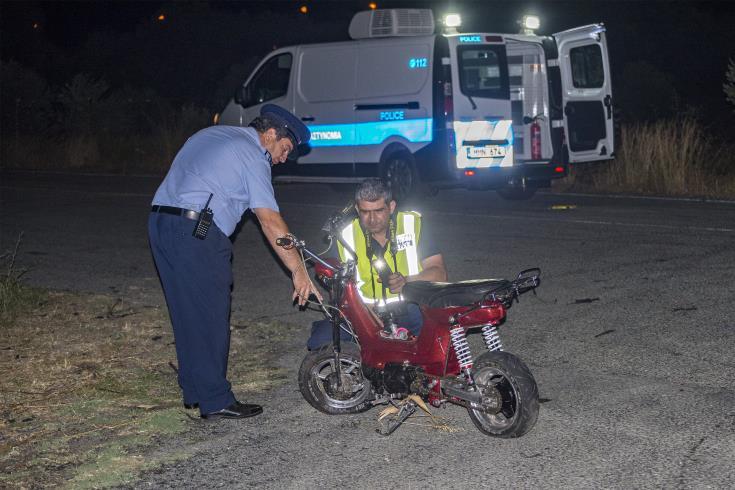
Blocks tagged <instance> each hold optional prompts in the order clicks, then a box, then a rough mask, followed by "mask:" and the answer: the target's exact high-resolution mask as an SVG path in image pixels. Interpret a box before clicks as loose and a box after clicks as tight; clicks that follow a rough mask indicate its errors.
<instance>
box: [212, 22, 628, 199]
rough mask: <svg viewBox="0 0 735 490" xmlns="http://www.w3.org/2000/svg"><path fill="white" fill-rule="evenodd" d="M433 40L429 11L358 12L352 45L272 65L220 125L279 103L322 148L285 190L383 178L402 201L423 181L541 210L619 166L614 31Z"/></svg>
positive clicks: (280, 54)
mask: <svg viewBox="0 0 735 490" xmlns="http://www.w3.org/2000/svg"><path fill="white" fill-rule="evenodd" d="M434 31H435V22H434V17H433V14H432V12H431V10H425V9H388V10H370V11H366V12H360V13H358V14H356V15H355V17H354V18H353V19H352V22H351V24H350V29H349V32H350V37H351V38H352V39H353V40H352V41H346V42H335V43H325V44H304V45H298V46H290V47H286V48H282V49H278V50H276V51H273V52H272V53H270V54H269V55H268V56H266V57H265V59H264V60H263V61H261V62H260V63H259V65H258V66H257V67H256V68H255V70H254V71H253V73H252V74H251V75H250V76H249V77H248V79H247V80H246V81H245V83H244V84H243V86H242V87H241V88H240V89H238V91H237V93H236V95H235V97H234V99H233V100H232V101H231V102H230V103H229V104H228V105H227V107H226V108H225V109H224V111H223V112H222V114H221V116H220V118H219V124H228V125H247V124H248V123H249V122H250V121H251V120H252V119H253V118H254V117H255V116H256V115H257V114H258V112H259V110H260V106H261V105H262V104H264V103H274V104H278V105H281V106H283V107H284V108H286V109H288V110H290V111H292V112H293V113H294V114H295V115H296V116H298V117H300V118H301V119H302V120H303V121H304V122H305V123H306V124H307V125H308V126H309V128H310V129H311V132H312V138H311V144H310V147H311V149H310V152H309V153H308V154H306V155H304V156H301V157H300V158H299V160H298V164H296V165H294V166H293V168H292V169H290V170H291V173H292V174H293V175H287V176H279V177H277V179H278V180H291V181H309V180H311V181H322V182H340V181H350V180H356V178H359V177H364V176H368V175H381V176H383V177H385V178H386V179H388V180H389V182H390V183H391V185H392V186H393V188H394V190H395V192H396V193H397V195H399V196H405V195H407V194H410V193H411V192H412V191H413V190H415V189H416V187H417V185H418V183H419V181H423V182H433V183H435V184H437V185H441V184H445V183H447V182H450V183H454V184H455V185H456V184H460V185H463V186H466V187H481V188H493V189H498V191H499V192H500V194H501V195H503V196H504V197H507V198H515V199H522V198H529V197H531V196H532V195H533V193H534V192H535V191H536V189H537V188H539V187H548V186H549V185H550V182H551V180H552V179H556V178H560V177H563V176H565V175H566V174H567V170H568V164H570V163H577V162H590V161H597V160H606V159H610V158H612V157H613V156H614V146H613V143H614V142H613V117H612V90H611V83H610V68H609V60H608V54H607V45H606V41H605V28H604V26H603V25H602V24H595V25H589V26H584V27H578V28H576V29H571V30H568V31H564V32H560V33H557V34H554V35H553V36H538V35H534V34H496V33H484V32H482V33H476V32H474V33H458V32H456V30H455V31H454V32H453V33H444V34H435V33H434Z"/></svg>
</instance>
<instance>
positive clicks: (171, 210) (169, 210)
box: [151, 204, 199, 221]
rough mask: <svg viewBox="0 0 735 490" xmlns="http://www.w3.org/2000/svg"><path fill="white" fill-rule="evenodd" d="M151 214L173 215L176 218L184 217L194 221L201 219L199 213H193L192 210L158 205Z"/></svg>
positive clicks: (152, 209)
mask: <svg viewBox="0 0 735 490" xmlns="http://www.w3.org/2000/svg"><path fill="white" fill-rule="evenodd" d="M151 212H152V213H166V214H173V215H174V216H183V217H184V218H188V219H190V220H194V221H196V220H198V219H199V213H197V212H196V211H192V210H191V209H184V208H176V207H174V206H159V205H158V204H156V205H154V206H153V207H152V208H151Z"/></svg>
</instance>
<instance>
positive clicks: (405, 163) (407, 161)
mask: <svg viewBox="0 0 735 490" xmlns="http://www.w3.org/2000/svg"><path fill="white" fill-rule="evenodd" d="M382 177H383V179H385V181H386V182H387V183H388V185H389V186H390V188H391V191H392V192H393V198H394V199H395V200H396V201H400V200H401V199H405V198H407V197H409V196H411V195H412V194H414V193H415V192H416V189H417V187H418V175H416V169H415V168H414V165H413V158H411V156H410V155H409V154H407V153H403V152H399V153H392V154H391V155H389V156H388V157H387V158H386V159H385V161H384V162H383V171H382Z"/></svg>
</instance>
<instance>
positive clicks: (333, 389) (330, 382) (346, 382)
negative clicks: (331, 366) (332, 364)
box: [323, 373, 354, 400]
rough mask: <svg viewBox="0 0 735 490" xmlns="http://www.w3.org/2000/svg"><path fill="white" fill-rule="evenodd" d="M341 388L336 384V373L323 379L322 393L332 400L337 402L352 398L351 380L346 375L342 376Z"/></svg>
mask: <svg viewBox="0 0 735 490" xmlns="http://www.w3.org/2000/svg"><path fill="white" fill-rule="evenodd" d="M341 378H342V379H341V381H342V383H341V386H340V385H339V384H338V383H337V381H338V379H339V378H338V377H337V373H331V374H329V375H328V376H327V377H326V378H324V381H323V383H324V391H326V392H327V394H328V395H329V396H331V397H332V398H336V399H337V400H348V399H350V398H351V397H352V393H353V388H354V383H353V380H352V378H351V377H350V376H349V375H347V374H342V377H341Z"/></svg>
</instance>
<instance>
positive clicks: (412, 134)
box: [309, 117, 434, 148]
mask: <svg viewBox="0 0 735 490" xmlns="http://www.w3.org/2000/svg"><path fill="white" fill-rule="evenodd" d="M433 128H434V120H433V119H432V118H430V117H427V118H423V119H408V120H403V121H375V122H364V123H355V124H320V125H312V126H309V130H310V131H311V140H310V141H309V145H310V146H312V147H313V148H318V147H326V146H363V145H379V144H381V143H382V142H383V141H385V140H387V139H388V138H390V137H391V136H400V137H402V138H405V139H406V140H408V141H409V142H411V143H423V142H428V141H431V139H432V131H433Z"/></svg>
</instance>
